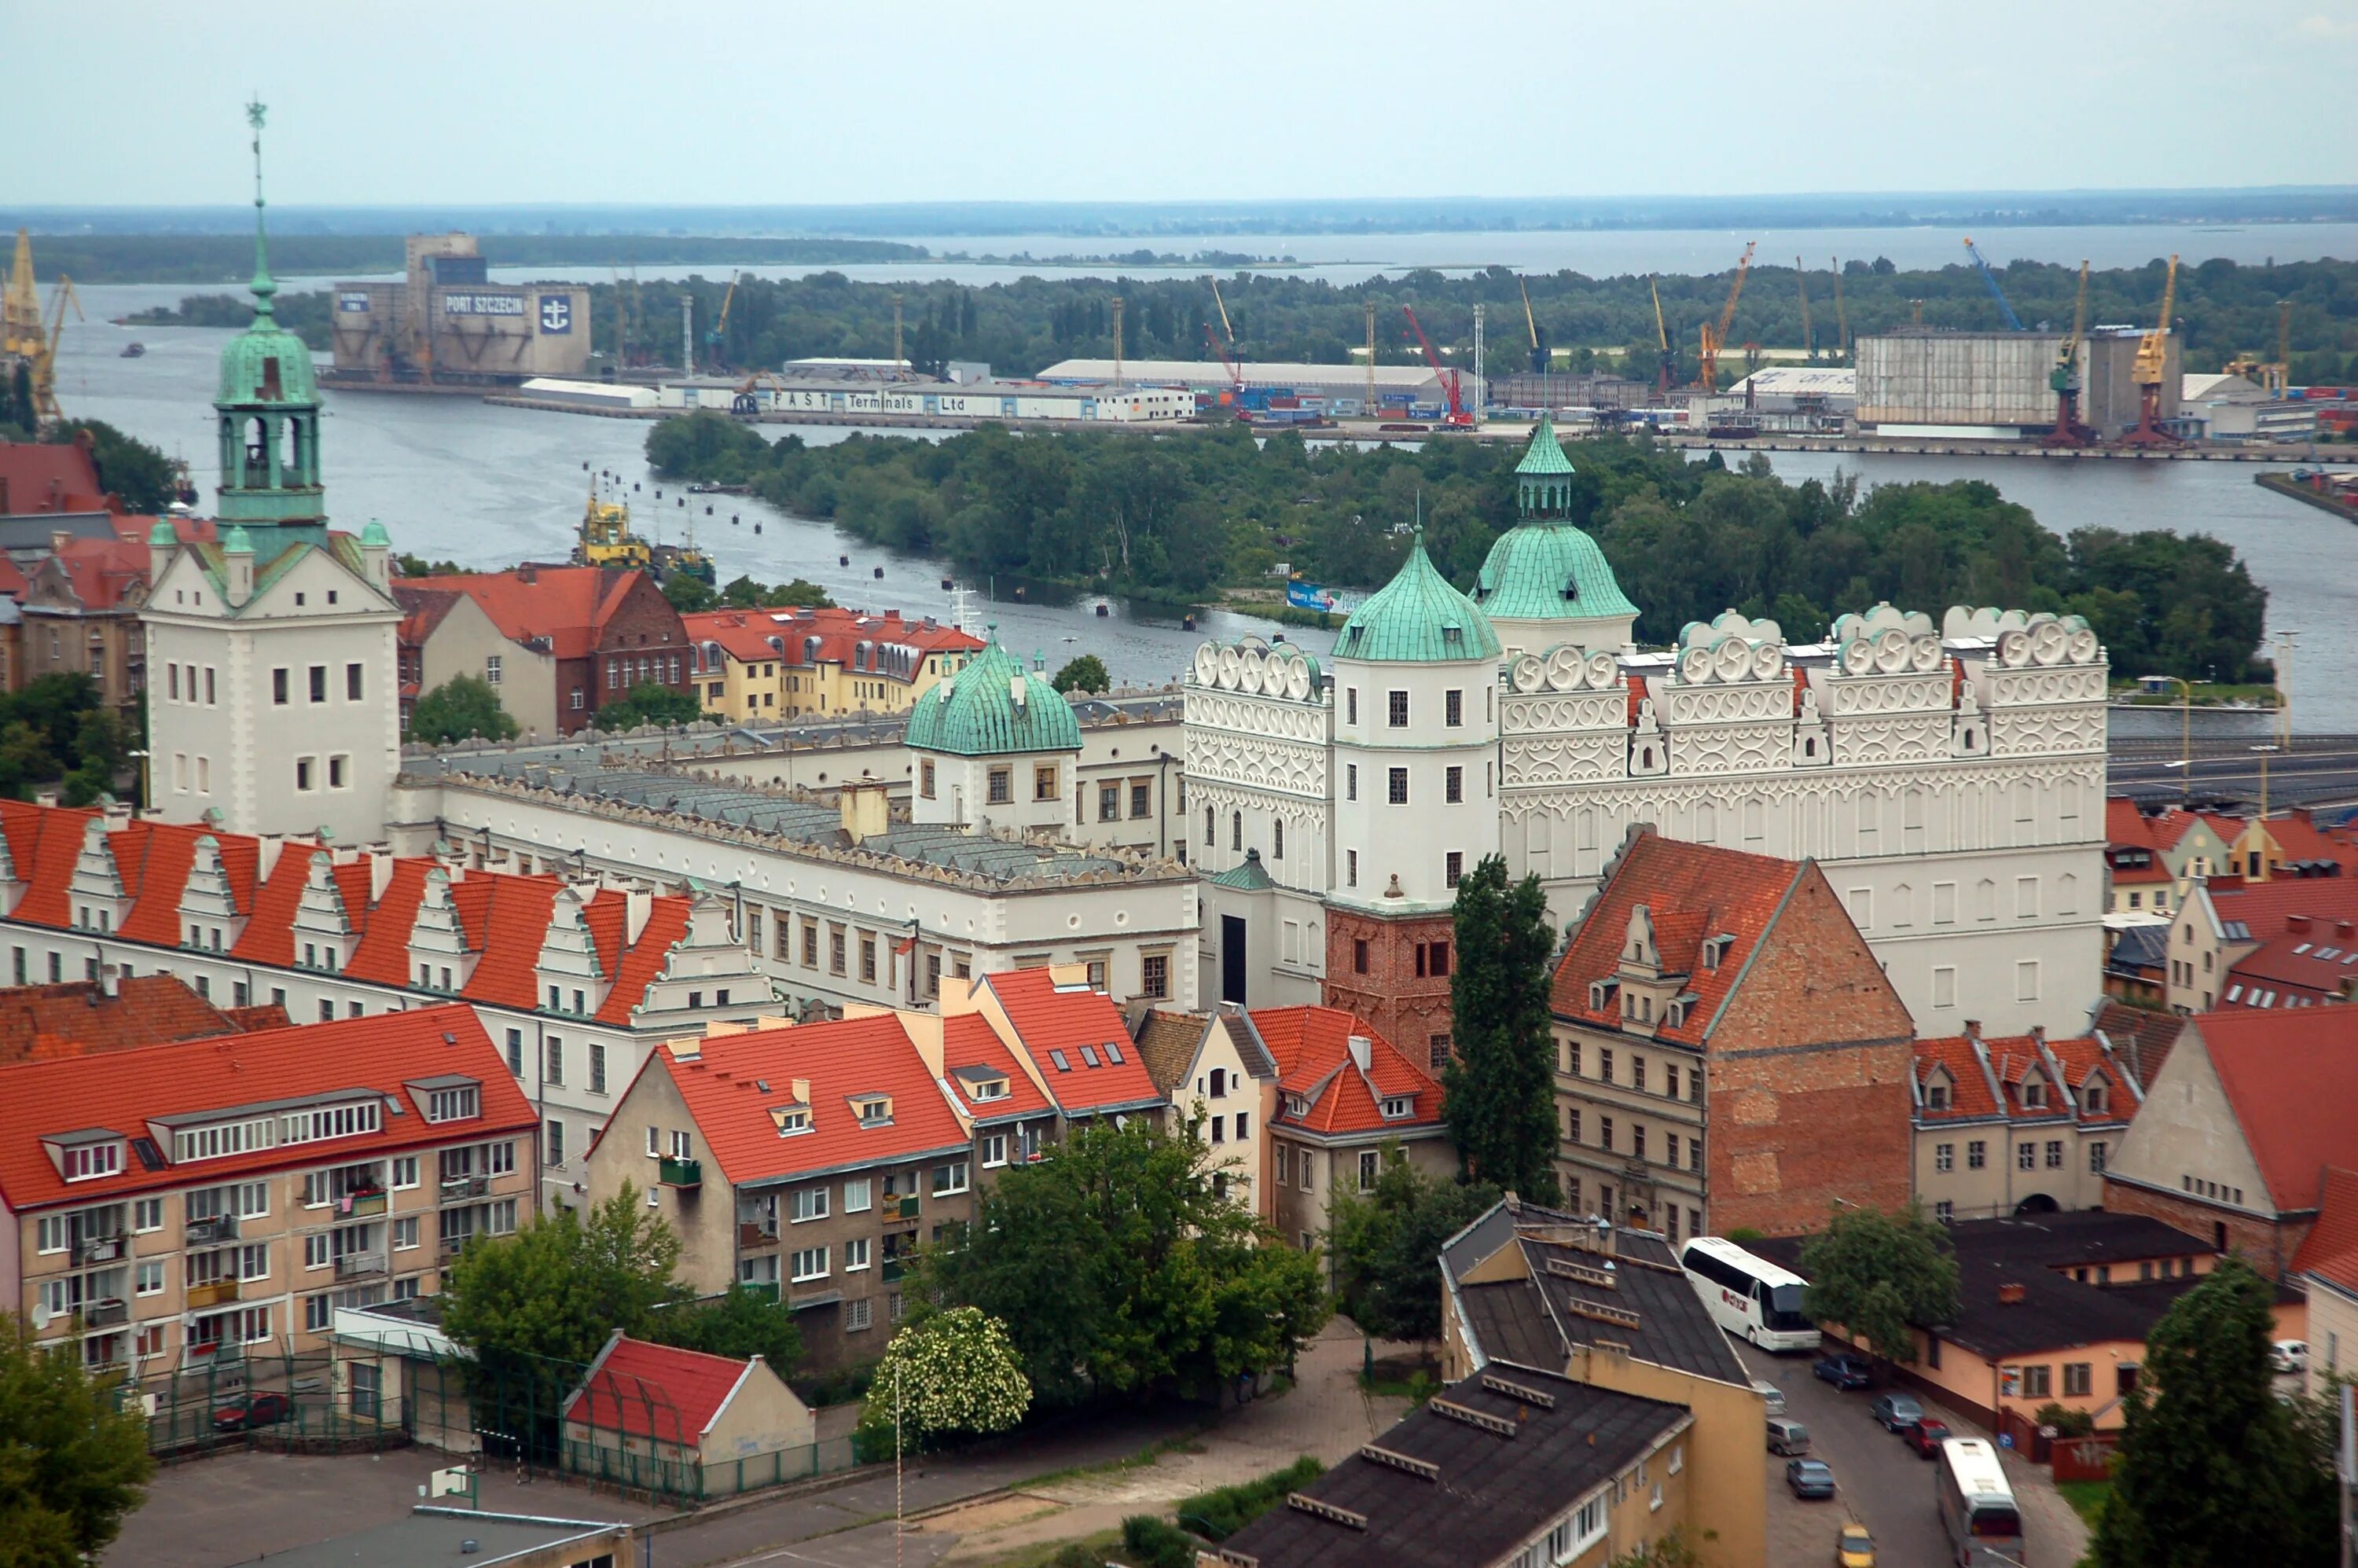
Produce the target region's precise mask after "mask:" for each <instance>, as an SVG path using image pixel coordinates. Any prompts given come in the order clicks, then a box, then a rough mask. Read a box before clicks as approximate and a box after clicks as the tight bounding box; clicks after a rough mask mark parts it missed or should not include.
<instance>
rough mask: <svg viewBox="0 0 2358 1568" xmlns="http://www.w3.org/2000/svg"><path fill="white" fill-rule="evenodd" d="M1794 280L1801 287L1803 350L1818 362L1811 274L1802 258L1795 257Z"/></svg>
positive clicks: (1813, 361) (1810, 360) (1813, 360)
mask: <svg viewBox="0 0 2358 1568" xmlns="http://www.w3.org/2000/svg"><path fill="white" fill-rule="evenodd" d="M1793 281H1794V282H1795V283H1797V284H1799V285H1800V286H1801V352H1802V353H1803V355H1805V356H1806V357H1807V358H1808V359H1809V362H1811V363H1812V364H1815V363H1817V362H1818V337H1817V334H1816V333H1815V332H1812V330H1810V275H1809V274H1808V273H1807V272H1806V271H1804V270H1803V269H1802V267H1801V257H1799V256H1795V257H1794V258H1793Z"/></svg>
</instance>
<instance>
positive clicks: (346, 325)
mask: <svg viewBox="0 0 2358 1568" xmlns="http://www.w3.org/2000/svg"><path fill="white" fill-rule="evenodd" d="M488 265H489V264H488V263H487V262H486V261H485V259H484V257H483V254H482V253H481V250H480V249H478V248H477V245H476V242H475V237H474V236H473V235H472V234H461V233H449V234H412V235H410V236H409V237H408V240H407V241H406V244H405V245H404V267H403V281H401V282H399V283H384V282H369V281H362V282H353V283H339V284H337V285H336V286H335V310H334V313H333V316H332V318H331V321H332V325H331V328H330V342H331V345H332V347H333V349H334V351H335V363H334V365H333V367H332V368H331V369H330V370H329V371H328V372H327V373H326V374H325V375H324V376H323V377H322V378H321V379H322V380H324V381H325V382H327V383H328V384H330V385H333V384H336V383H338V382H342V383H345V384H360V385H367V384H395V385H415V386H419V387H426V386H451V387H473V388H483V387H496V386H504V385H514V384H518V383H521V382H523V381H525V380H527V379H529V378H531V377H533V376H578V375H580V374H582V373H584V372H585V371H587V370H588V369H589V367H590V289H589V287H588V286H587V285H584V284H579V283H527V284H509V283H493V282H492V281H491V278H490V274H489V271H488V270H487V269H488Z"/></svg>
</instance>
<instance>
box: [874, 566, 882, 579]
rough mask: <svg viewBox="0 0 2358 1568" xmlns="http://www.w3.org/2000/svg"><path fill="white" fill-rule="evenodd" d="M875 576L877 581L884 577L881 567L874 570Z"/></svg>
mask: <svg viewBox="0 0 2358 1568" xmlns="http://www.w3.org/2000/svg"><path fill="white" fill-rule="evenodd" d="M876 576H877V577H878V579H882V577H883V576H884V568H882V567H878V568H876Z"/></svg>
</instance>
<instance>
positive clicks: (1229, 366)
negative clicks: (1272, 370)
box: [1204, 321, 1245, 419]
mask: <svg viewBox="0 0 2358 1568" xmlns="http://www.w3.org/2000/svg"><path fill="white" fill-rule="evenodd" d="M1204 341H1206V343H1209V344H1210V345H1211V346H1212V357H1213V358H1214V359H1217V360H1218V361H1219V362H1220V368H1221V369H1222V370H1224V371H1226V372H1228V390H1229V393H1230V395H1232V396H1234V397H1235V399H1236V403H1237V417H1238V418H1239V419H1241V418H1243V417H1245V373H1244V372H1243V370H1241V369H1240V368H1238V364H1237V362H1236V361H1234V360H1232V359H1230V358H1229V357H1228V350H1227V349H1226V348H1224V347H1222V346H1221V343H1220V335H1219V334H1218V333H1217V332H1215V331H1213V330H1212V324H1211V323H1210V322H1209V321H1206V322H1205V323H1204Z"/></svg>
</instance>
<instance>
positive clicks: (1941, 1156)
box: [1932, 1143, 1957, 1171]
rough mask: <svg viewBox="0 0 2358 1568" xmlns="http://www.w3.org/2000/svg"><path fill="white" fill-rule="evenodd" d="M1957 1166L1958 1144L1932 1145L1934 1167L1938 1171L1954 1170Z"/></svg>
mask: <svg viewBox="0 0 2358 1568" xmlns="http://www.w3.org/2000/svg"><path fill="white" fill-rule="evenodd" d="M1956 1166H1957V1146H1956V1145H1955V1144H1953V1143H1935V1144H1933V1145H1932V1169H1934V1170H1936V1171H1953V1170H1955V1169H1956Z"/></svg>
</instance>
